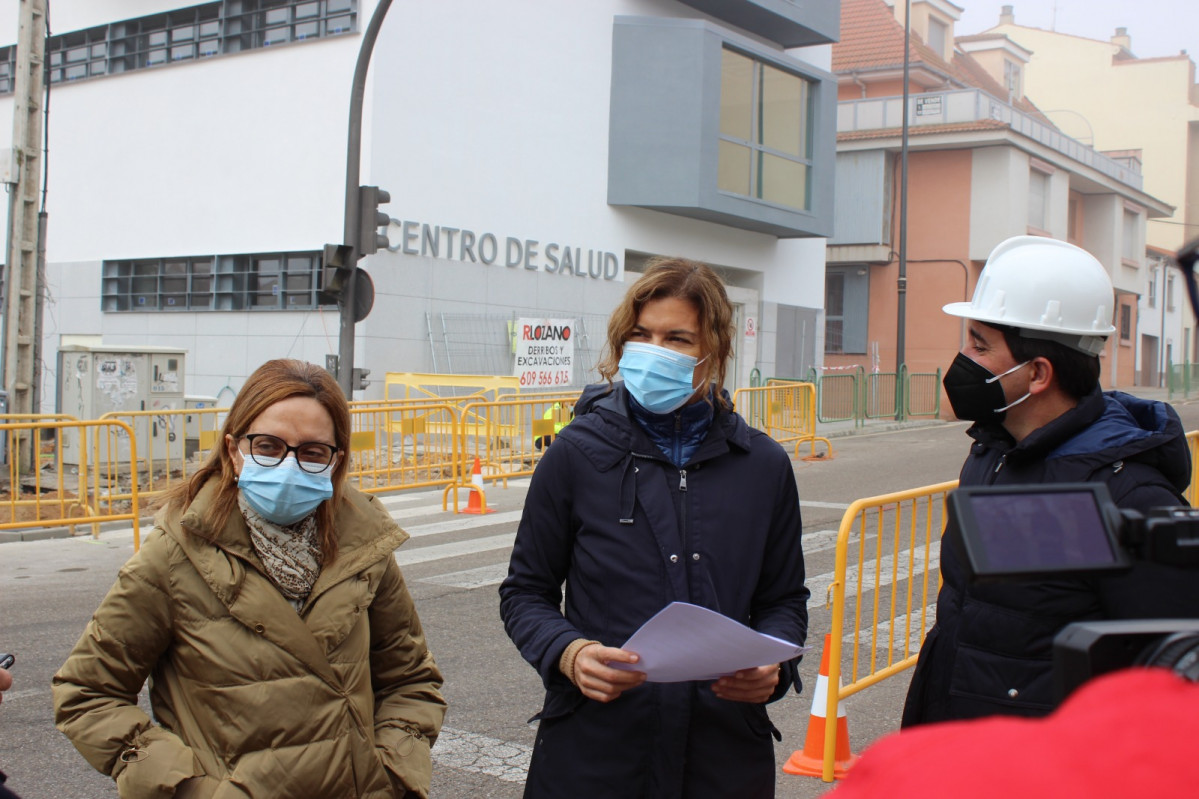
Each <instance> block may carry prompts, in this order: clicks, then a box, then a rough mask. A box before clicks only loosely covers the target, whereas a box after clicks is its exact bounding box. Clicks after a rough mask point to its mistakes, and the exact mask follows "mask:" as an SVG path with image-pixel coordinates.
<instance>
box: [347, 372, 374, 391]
mask: <svg viewBox="0 0 1199 799" xmlns="http://www.w3.org/2000/svg"><path fill="white" fill-rule="evenodd" d="M370 373H371V370H370V369H365V368H362V367H359V366H356V367H354V371H353V378H352V380H351V382H350V385H351V386H352V387H353V388H354V390H355V391H366V387H367V386H369V385H370V384H371V381H369V380H367V379H366V377H367V375H369V374H370Z"/></svg>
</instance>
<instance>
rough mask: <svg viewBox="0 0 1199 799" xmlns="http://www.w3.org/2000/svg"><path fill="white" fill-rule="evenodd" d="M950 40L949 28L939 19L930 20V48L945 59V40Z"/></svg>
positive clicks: (930, 18)
mask: <svg viewBox="0 0 1199 799" xmlns="http://www.w3.org/2000/svg"><path fill="white" fill-rule="evenodd" d="M948 38H949V26H948V25H946V24H945V23H944V22H942V21H941V20H939V19H933V18H932V17H929V18H928V46H929V47H931V48H932V50H933V52H935V53H936V54H937V55H939V56H941V58H945V57H946V56H945V40H946V39H948Z"/></svg>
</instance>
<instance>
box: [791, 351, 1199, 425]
mask: <svg viewBox="0 0 1199 799" xmlns="http://www.w3.org/2000/svg"><path fill="white" fill-rule="evenodd" d="M771 379H772V380H775V379H779V378H771ZM1196 381H1197V383H1199V375H1197V376H1196ZM806 382H809V383H815V384H816V418H817V419H819V420H820V421H821V422H849V421H852V422H854V423H855V424H857V425H862V424H865V421H866V420H867V419H899V420H903V419H906V418H909V417H913V416H931V417H937V416H939V415H940V414H941V370H940V369H938V370H937V371H935V372H917V373H914V374H913V373H909V372H908V369H907V366H906V365H904V366H900V367H899V372H898V374H897V373H895V372H872V373H870V374H867V373H866V371H865V369H863V368H862V367H860V366H856V367H853V368H851V369H847V370H845V371H839V372H833V373H831V374H826V375H819V374H817V373H816V370H815V369H809V370H808V375H807V380H806Z"/></svg>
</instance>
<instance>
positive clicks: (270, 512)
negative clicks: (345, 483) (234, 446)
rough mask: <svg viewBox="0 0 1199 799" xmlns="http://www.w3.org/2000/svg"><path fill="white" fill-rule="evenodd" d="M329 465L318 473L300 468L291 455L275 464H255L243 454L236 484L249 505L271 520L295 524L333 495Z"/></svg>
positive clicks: (331, 470) (283, 523)
mask: <svg viewBox="0 0 1199 799" xmlns="http://www.w3.org/2000/svg"><path fill="white" fill-rule="evenodd" d="M332 473H333V467H332V466H330V467H329V468H328V469H326V470H325V471H323V472H321V473H320V474H312V473H310V472H306V471H304V470H303V469H301V468H300V465H299V464H298V463H296V459H295V457H294V456H293V455H288V456H287V457H286V458H284V459H283V460H282V461H281V462H280V463H279V465H278V466H259V465H258V464H257V463H255V462H254V460H253V459H252V458H243V459H242V464H241V475H240V476H239V477H238V478H237V487H238V488H240V489H241V493H242V495H243V496H244V497H245V498H246V502H248V503H249V504H250V507H251V508H253V509H254V510H256V511H258V512H259V513H260V514H262V516H263V517H264V518H265V519H267V520H268V521H271V522H274V523H275V524H281V525H289V524H295V523H296V522H298V521H299V520H300V519H303V518H304V517H305V516H307V515H308V514H310V513H312V512H313V511H314V510H316V508H317V506H318V505H320V504H321V503H322V502H324V501H325V500H326V499H329V498H330V497H332V496H333V479H332V477H331V475H332Z"/></svg>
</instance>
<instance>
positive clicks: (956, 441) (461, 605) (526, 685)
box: [0, 404, 1199, 799]
mask: <svg viewBox="0 0 1199 799" xmlns="http://www.w3.org/2000/svg"><path fill="white" fill-rule="evenodd" d="M1178 409H1179V412H1180V415H1181V416H1182V417H1183V421H1184V425H1185V427H1186V429H1188V430H1194V429H1199V404H1183V405H1179V406H1178ZM964 429H965V425H964V424H961V423H946V424H935V425H932V426H926V427H919V428H911V429H904V430H898V431H890V432H867V433H865V434H858V435H853V436H846V437H838V438H834V439H833V446H834V457H833V458H832V459H831V460H823V461H803V460H798V461H795V462H794V464H795V474H796V480H797V481H798V485H799V490H800V497H801V502H802V510H803V519H804V534H805V552H806V561H807V571H808V575H809V578H811V577H812V576H813V575H822V574H826V573H829V572H831V571H832V570H833V550H832V547H831V545H830V541H829V539H830V535H829V531H835V530H836V529H837V526H838V524H839V522H840V519H841V516H842V513H843V511H844V509H845V507H846V506H848V504H849V503H850V502H852V501H853V500H855V499H858V498H860V497H866V496H874V495H878V494H883V493H888V492H892V491H898V490H903V489H908V488H914V487H917V486H923V485H928V484H932V483H937V482H941V481H944V480H951V479H953V478H955V477H956V475H957V470H958V468H959V466H960V464H961V461H962V458H963V457H964V455H965V452H966V448H967V439H966V437H965V435H964V432H963V431H964ZM805 453H806V450H805V451H803V452H801V454H805ZM526 486H527V481H525V482H512V483H510V484H509V487H508V488H506V489H505V488H503V487H500V486H496V487H494V488H489V490H488V492H487V499H488V504H489V505H491V506H492V507H494V508H495V509H496V511H497V512H495V513H493V514H488V515H487V516H482V517H479V516H464V515H454V514H450V513H445V512H443V511H441V505H440V503H441V497H440V492H405V493H401V494H397V495H394V496H391V497H388V498H387V499H386V502H387V504H388V506H389V508H390V510H391V511H392V513H393V515H394V516H395V517H396V518H397V519H398V520H399V521H400V523H401V524H402V525H403V526H404V527H405V528H406V529H408V530H409V532H410V533H411V534H412V535H413V538H412V540H410V541H409V542H408V543H406V544H405V545H404V546H403V547H402V548H401V549H400V550H399V551H398V553H397V559H398V560H399V561H400V564H401V567H402V568H403V570H404V574H405V576H406V578H407V580H408V582H409V585H410V588H411V591H412V593H413V596H414V598H415V600H416V603H417V608H418V610H419V612H420V614H421V617H422V620H423V622H424V625H425V628H426V631H427V633H428V637H429V642H430V646H431V647H432V649H433V651H434V654H435V655H436V657H437V660H438V663H439V664H440V665H441V668H442V670H443V672H444V673H445V675H446V684H445V689H444V691H445V694H446V697H447V699H448V700H449V703H450V711H449V714H448V715H447V718H446V722H445V730H444V731H443V735H442V738H441V740H440V741H439V742H438V745H437V747H436V748H435V749H434V777H433V795H434V796H438V797H505V798H506V797H519V796H520V795H521V792H522V780H523V775H524V769H525V766H526V764H527V762H528V753H529V748H530V746H531V744H532V742H533V736H534V728H533V727H531V726H529V725H528V724H526V719H528V718H529V717H531V716H532V715H533V714H534V713H535V712H537V710H538V709H539V707H540V701H541V690H540V682H539V680H538V678H537V676H536V674H535V673H534V672H533V670H532V669H531V668H530V667H529V666H528V665H527V664H526V663H524V661H522V660H521V659H520V657H519V656H518V655H517V653H516V650H515V648H514V647H513V646H512V644H511V643H510V642H509V641H508V639H507V637H506V636H505V634H504V632H503V628H502V626H501V624H500V621H499V615H498V612H497V606H498V599H497V595H496V586H497V585H498V583H499V580H500V579H501V578H502V576H503V575H504V573H505V572H506V568H507V557H508V554H509V551H510V548H511V542H512V539H513V537H514V535H515V530H516V524H517V520H518V519H519V516H520V508H521V505H522V503H523V500H524V494H525V487H526ZM131 554H132V535H131V533H130V532H128V531H113V532H108V533H104V534H103V535H102V536H101V538H100V540H98V541H93V540H91V539H90V538H86V537H79V538H73V539H55V540H48V541H36V542H18V543H6V544H3V545H0V651H12V652H15V653H16V654H17V657H18V661H17V664H16V665H15V666H14V667H13V670H12V671H13V676H14V679H15V684H14V686H13V689H12V690H11V691H10V692H8V693H7V694H5V695H4V700H3V704H0V769H3V770H4V771H6V772H7V773H8V775H9V785H10V787H11V788H12V789H13V790H15V791H16V792H17V793H19V794H20V795H21V796H22V797H24V799H75V798H77V799H100V798H101V797H115V796H116V790H115V788H114V786H113V783H112V781H111V780H110V779H108V778H107V777H104V776H102V775H100V774H99V773H97V772H95V771H94V770H92V768H91V767H90V766H89V765H88V764H87V763H86V762H85V761H84V760H83V758H82V757H81V756H80V755H79V754H78V753H77V752H75V750H74V749H73V748H72V747H71V745H70V743H69V742H68V741H67V740H66V739H65V738H64V737H63V736H62V735H61V734H59V733H58V732H57V731H56V730H55V729H54V727H53V723H52V709H51V700H50V691H49V683H50V678H51V676H52V674H53V673H54V671H55V670H56V669H57V668H58V666H59V665H61V663H62V662H63V660H64V659H65V657H66V655H67V653H68V652H69V650H70V648H71V647H72V646H73V645H74V642H75V640H76V639H77V637H78V635H79V633H80V632H81V631H82V630H83V627H84V625H85V624H86V622H87V619H88V618H89V617H90V615H91V613H92V611H93V609H94V608H95V607H96V605H97V604H98V603H99V602H100V600H101V599H102V598H103V596H104V594H105V592H106V591H107V589H108V587H109V586H110V585H111V583H112V580H113V578H114V576H115V574H116V571H117V570H118V568H119V567H120V565H121V563H122V562H124V560H125V559H126V558H128V557H129V556H130V555H131ZM810 615H811V632H810V636H809V643H812V644H813V645H814V646H815V648H816V651H814V653H813V655H814V656H811V657H808V658H805V661H804V663H803V668H802V673H803V677H804V692H803V694H802V695H799V696H796V695H791V696H788V697H787V698H785V699H783V700H781V701H780V702H778V703H777V704H775V705H773V706H772V709H771V716H772V718H773V720H774V722H775V724H776V726H778V728H779V729H780V730H781V731H782V733H783V736H784V738H783V742H782V743H781V744H778V745H776V755H777V759H778V762H779V765H780V766H781V764H782V763H783V761H785V760H786V759H787V758H788V757H789V756H790V755H791V754H792V753H793V752H794V751H795V750H797V749H801V748H802V747H803V739H804V731H805V729H806V727H807V723H808V717H809V712H810V708H811V701H812V696H811V690H812V687H813V686H814V684H815V677H816V671H817V668H818V666H819V657H818V650H819V647H820V645H821V642H822V641H823V635H824V633H825V632H827V631H828V630H829V627H830V623H831V622H830V613H829V611H828V609H826V608H825V607H824V605H823V598H822V597H813V601H812V604H811V606H810ZM907 681H908V673H907V672H905V673H903V674H901V675H898V676H896V677H894V678H892V679H890V680H887V681H884V682H883V683H882V684H880V685H877V686H873V687H871V688H869V689H867V690H865V691H863V692H862V693H860V694H857V695H855V696H853V697H851V698H850V699H849V700H848V701H847V703H846V704H847V708H848V716H849V729H850V738H851V742H852V745H853V749H854V751H855V752H860V751H861V750H862V749H863V748H864V747H865V746H867V745H869V744H870V743H871V742H872V741H874V740H876V739H877V738H879V737H880V736H882V735H885V734H887V733H889V732H892V731H894V730H895V729H897V728H898V719H899V712H900V708H901V706H902V702H903V696H904V693H905V692H906V689H907ZM143 701H144V695H143ZM777 786H778V795H779V796H780V797H783V798H784V799H800V798H806V797H814V796H819V795H821V794H823V793H825V792H826V791H827V790H828V788H829V787H830V786H827V785H825V784H824V783H822V782H821V781H820V780H819V779H815V778H808V777H795V776H791V775H787V774H784V773H783V772H782V770H781V768H780V770H779V773H778V780H777Z"/></svg>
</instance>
